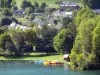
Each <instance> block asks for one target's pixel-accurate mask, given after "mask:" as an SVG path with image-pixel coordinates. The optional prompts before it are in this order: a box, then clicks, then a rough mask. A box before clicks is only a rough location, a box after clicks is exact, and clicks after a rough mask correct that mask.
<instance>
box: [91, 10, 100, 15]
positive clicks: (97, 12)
mask: <svg viewBox="0 0 100 75" xmlns="http://www.w3.org/2000/svg"><path fill="white" fill-rule="evenodd" d="M92 11H93V12H94V13H96V14H97V15H100V9H93V10H92Z"/></svg>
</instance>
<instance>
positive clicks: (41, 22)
mask: <svg viewBox="0 0 100 75" xmlns="http://www.w3.org/2000/svg"><path fill="white" fill-rule="evenodd" d="M33 22H35V23H36V24H37V26H38V27H39V28H40V27H42V26H44V25H45V24H46V22H45V21H42V20H41V19H40V18H35V19H34V20H33Z"/></svg>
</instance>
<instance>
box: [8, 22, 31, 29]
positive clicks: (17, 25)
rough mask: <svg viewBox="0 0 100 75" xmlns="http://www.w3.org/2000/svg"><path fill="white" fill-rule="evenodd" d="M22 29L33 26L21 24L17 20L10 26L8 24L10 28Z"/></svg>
mask: <svg viewBox="0 0 100 75" xmlns="http://www.w3.org/2000/svg"><path fill="white" fill-rule="evenodd" d="M18 28H19V29H22V30H25V29H30V28H31V27H28V26H21V25H19V24H17V23H15V22H12V23H11V24H10V25H9V26H8V29H18Z"/></svg>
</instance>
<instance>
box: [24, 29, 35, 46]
mask: <svg viewBox="0 0 100 75" xmlns="http://www.w3.org/2000/svg"><path fill="white" fill-rule="evenodd" d="M24 32H25V36H26V41H27V42H28V43H29V44H30V45H33V46H36V43H37V36H36V31H35V29H26V30H25V31H24Z"/></svg>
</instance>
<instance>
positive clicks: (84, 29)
mask: <svg viewBox="0 0 100 75" xmlns="http://www.w3.org/2000/svg"><path fill="white" fill-rule="evenodd" d="M76 18H77V20H76V19H75V22H76V25H77V34H76V38H75V42H74V45H73V49H72V50H71V61H72V62H73V64H74V66H75V67H76V68H80V69H91V67H90V63H93V64H95V63H96V62H98V61H97V57H96V54H95V51H94V50H93V48H94V49H95V46H96V41H97V38H95V36H97V35H94V38H93V33H92V32H93V31H94V30H95V27H96V26H97V25H98V24H99V18H98V17H96V16H95V14H94V13H93V12H92V11H91V10H90V9H89V8H87V7H86V8H83V9H81V10H80V11H79V12H78V14H77V16H76ZM97 30H99V29H97ZM98 40H99V39H98ZM74 56H75V57H74ZM92 68H94V66H93V67H92Z"/></svg>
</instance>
